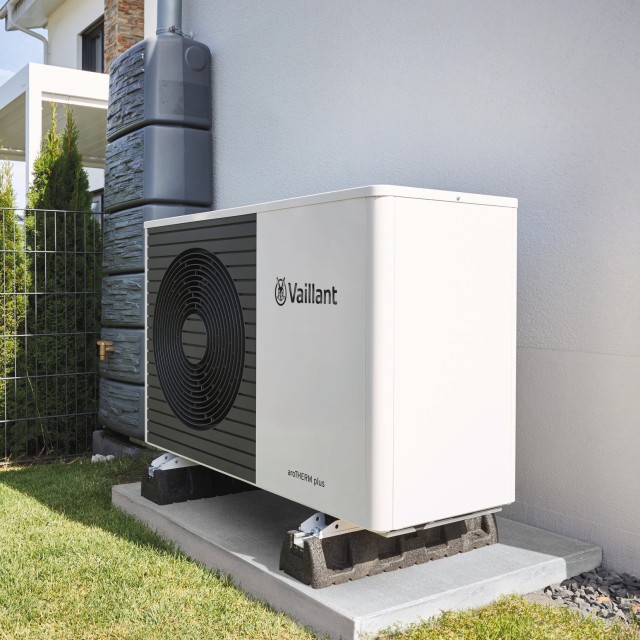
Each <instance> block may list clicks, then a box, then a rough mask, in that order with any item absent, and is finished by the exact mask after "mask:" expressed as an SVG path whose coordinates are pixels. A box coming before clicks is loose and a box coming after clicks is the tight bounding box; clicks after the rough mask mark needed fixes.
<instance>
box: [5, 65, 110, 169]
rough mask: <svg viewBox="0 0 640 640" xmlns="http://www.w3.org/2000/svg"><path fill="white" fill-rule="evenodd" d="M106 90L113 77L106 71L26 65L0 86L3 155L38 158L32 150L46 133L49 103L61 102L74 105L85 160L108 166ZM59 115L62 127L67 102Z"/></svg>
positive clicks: (70, 105) (15, 158) (29, 159)
mask: <svg viewBox="0 0 640 640" xmlns="http://www.w3.org/2000/svg"><path fill="white" fill-rule="evenodd" d="M108 92H109V78H108V76H106V75H104V74H100V73H93V72H91V71H79V70H77V69H66V68H63V67H54V66H45V65H40V64H29V65H27V66H26V67H24V68H23V69H22V70H20V71H19V72H18V73H17V74H16V75H14V76H13V77H11V78H10V79H9V80H7V82H5V84H3V85H2V86H0V158H2V159H7V160H27V161H29V162H30V163H32V162H33V160H34V159H35V158H34V157H29V156H30V155H31V156H33V152H34V150H38V149H39V148H40V140H41V138H42V135H43V134H44V133H46V131H48V129H49V127H50V126H51V110H52V108H51V104H57V105H63V106H64V107H70V108H72V109H73V113H74V116H75V120H76V124H77V126H78V131H79V139H78V148H79V150H80V153H81V154H82V157H83V163H84V165H85V166H86V167H99V168H104V156H105V148H106V122H107V111H106V109H107V100H108ZM30 114H31V115H30ZM36 114H37V115H36ZM57 115H58V130H61V129H63V128H64V119H65V113H64V108H60V109H58V114H57ZM30 117H31V118H36V117H39V118H40V122H39V123H37V122H35V123H33V124H31V123H29V118H30ZM34 136H37V140H36V139H34ZM29 150H31V153H29Z"/></svg>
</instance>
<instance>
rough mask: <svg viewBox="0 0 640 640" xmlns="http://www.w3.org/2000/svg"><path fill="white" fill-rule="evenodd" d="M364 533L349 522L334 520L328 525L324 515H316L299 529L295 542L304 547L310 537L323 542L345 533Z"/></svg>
mask: <svg viewBox="0 0 640 640" xmlns="http://www.w3.org/2000/svg"><path fill="white" fill-rule="evenodd" d="M355 531H362V527H359V526H358V525H355V524H353V523H352V522H348V521H347V520H333V521H332V522H330V523H328V524H327V518H326V516H325V514H324V513H320V512H318V513H314V514H313V515H312V516H310V517H309V518H307V519H306V520H305V521H304V522H303V523H301V524H300V526H299V527H298V531H297V532H296V534H295V536H294V539H293V542H294V544H295V545H296V546H298V547H303V546H304V540H305V539H306V538H309V537H310V536H315V537H316V538H320V539H321V540H322V539H324V538H333V537H334V536H339V535H342V534H344V533H353V532H355Z"/></svg>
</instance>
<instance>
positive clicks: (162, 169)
mask: <svg viewBox="0 0 640 640" xmlns="http://www.w3.org/2000/svg"><path fill="white" fill-rule="evenodd" d="M211 176H212V159H211V133H210V132H209V131H203V130H199V129H182V128H179V127H168V126H160V125H153V126H148V127H145V128H144V129H141V130H139V131H134V132H132V133H128V134H126V135H124V136H122V137H121V138H118V139H117V140H115V141H113V142H110V143H109V144H107V150H106V159H105V178H104V180H105V189H104V207H105V210H106V211H118V210H120V209H126V208H131V207H134V206H137V205H140V204H152V203H166V204H171V203H175V204H182V205H197V206H203V207H205V208H206V207H209V206H211V202H212V198H213V193H212V186H211Z"/></svg>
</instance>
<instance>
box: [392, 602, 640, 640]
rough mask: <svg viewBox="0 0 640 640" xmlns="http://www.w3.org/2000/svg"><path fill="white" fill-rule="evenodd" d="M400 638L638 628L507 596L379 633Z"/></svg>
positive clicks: (593, 634)
mask: <svg viewBox="0 0 640 640" xmlns="http://www.w3.org/2000/svg"><path fill="white" fill-rule="evenodd" d="M382 637H383V638H385V639H387V638H393V639H394V640H395V639H400V638H401V639H402V640H636V638H638V635H637V629H632V628H630V627H629V626H627V625H624V624H621V623H619V622H617V623H615V624H609V625H608V624H606V623H605V622H604V621H603V620H596V619H594V618H587V619H585V618H583V617H582V616H581V615H580V614H579V613H577V612H575V611H569V610H568V609H566V608H564V607H547V606H544V605H541V604H533V603H530V602H526V601H525V600H524V599H523V598H521V597H519V596H507V597H504V598H501V599H500V600H498V601H497V602H494V603H492V604H491V605H489V606H488V607H484V608H483V609H477V610H473V611H463V612H460V613H458V612H446V613H444V614H443V615H441V616H440V617H439V618H438V619H437V620H434V621H431V622H428V623H423V624H421V625H416V626H414V627H412V628H411V629H409V630H405V631H404V632H401V633H397V634H393V633H390V634H388V635H384V636H382Z"/></svg>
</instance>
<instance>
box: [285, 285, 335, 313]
mask: <svg viewBox="0 0 640 640" xmlns="http://www.w3.org/2000/svg"><path fill="white" fill-rule="evenodd" d="M286 280H287V279H286V278H276V288H275V298H276V302H277V303H278V306H280V307H282V306H283V305H284V303H285V302H286V301H287V300H289V302H290V303H291V304H338V290H337V289H336V288H335V287H331V288H330V289H323V288H322V287H319V286H318V285H316V284H314V283H313V282H304V283H303V284H301V285H299V284H298V283H297V282H294V283H293V284H292V283H291V282H287V281H286Z"/></svg>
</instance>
